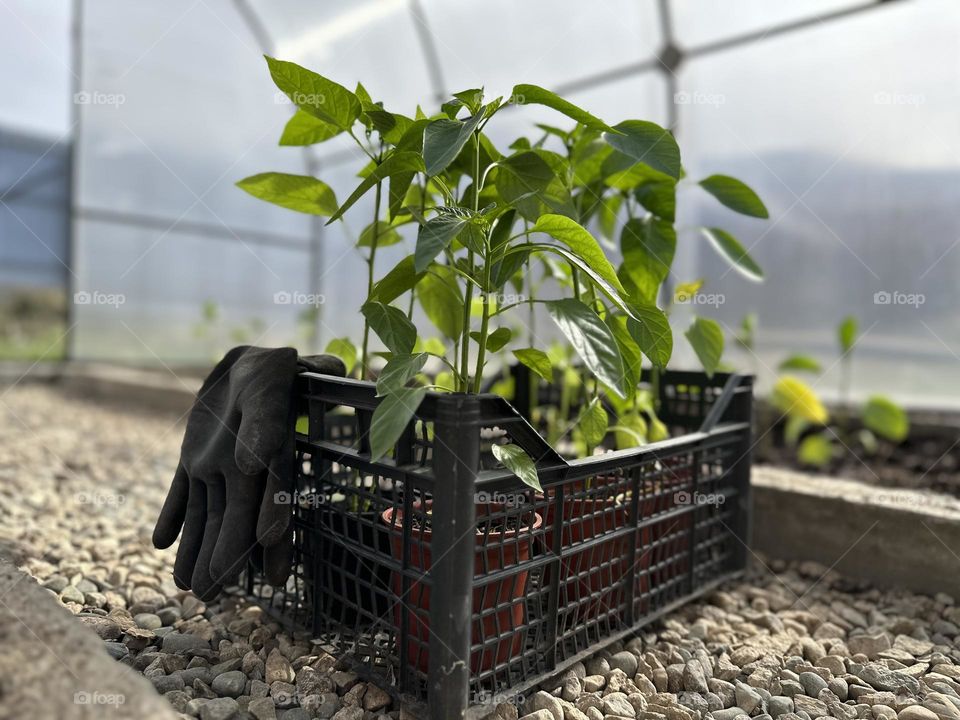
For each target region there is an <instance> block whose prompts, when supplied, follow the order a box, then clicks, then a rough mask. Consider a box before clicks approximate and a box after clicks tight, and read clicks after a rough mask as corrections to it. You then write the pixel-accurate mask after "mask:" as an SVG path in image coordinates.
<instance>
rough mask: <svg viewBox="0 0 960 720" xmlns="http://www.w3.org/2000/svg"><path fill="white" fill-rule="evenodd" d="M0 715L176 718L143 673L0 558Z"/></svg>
mask: <svg viewBox="0 0 960 720" xmlns="http://www.w3.org/2000/svg"><path fill="white" fill-rule="evenodd" d="M0 648H2V651H0V697H2V698H3V702H2V704H0V718H11V720H12V718H25V717H29V718H38V719H39V720H43V719H44V718H51V720H53V719H54V718H58V719H59V718H71V719H72V718H77V719H78V720H87V719H89V720H99V719H100V718H105V717H110V718H118V719H121V718H122V719H127V718H129V719H130V720H142V718H150V719H151V720H176V719H177V718H178V717H179V716H178V715H177V713H175V712H174V711H173V709H172V708H171V707H170V705H169V704H168V703H167V701H166V700H164V699H163V698H162V697H160V695H158V694H157V692H156V691H155V690H154V689H153V686H152V685H151V684H150V682H149V681H148V680H146V679H145V678H144V677H143V676H142V675H139V674H137V673H135V672H134V671H133V670H131V669H130V668H128V667H126V666H125V665H123V664H121V663H118V662H117V661H116V660H114V659H113V658H111V657H110V656H109V655H108V654H107V651H106V649H105V648H104V645H103V641H102V640H101V639H100V638H99V637H97V635H96V634H95V633H94V632H93V631H92V630H88V629H87V628H85V627H84V626H83V624H82V623H81V622H80V621H78V620H77V619H76V618H74V617H73V616H72V615H71V614H70V613H69V612H68V611H67V610H65V609H64V608H63V607H61V606H60V605H59V603H57V601H56V600H55V599H54V598H53V597H52V596H51V594H50V593H49V592H48V591H47V590H44V589H43V588H41V587H40V586H39V585H38V584H37V583H36V581H35V580H34V579H33V578H31V577H29V576H27V575H24V574H23V573H22V572H20V571H19V570H17V569H16V568H15V567H13V566H12V565H11V564H9V563H8V562H7V561H6V560H2V559H0Z"/></svg>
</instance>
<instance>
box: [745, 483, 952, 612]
mask: <svg viewBox="0 0 960 720" xmlns="http://www.w3.org/2000/svg"><path fill="white" fill-rule="evenodd" d="M753 509H754V513H753V518H754V519H753V542H752V545H753V548H754V549H755V550H757V551H759V552H762V553H764V554H765V555H767V556H769V557H774V558H782V559H784V560H814V561H816V562H818V563H821V564H822V565H825V566H826V567H828V568H832V569H834V570H836V571H838V572H840V573H842V574H844V575H848V576H850V577H854V578H859V579H862V580H867V581H869V582H871V583H873V584H875V585H877V586H878V587H898V586H899V587H905V588H907V589H909V590H913V591H915V592H921V593H925V594H930V595H932V594H934V593H937V592H945V593H948V594H950V595H952V596H954V597H960V501H957V500H955V499H954V498H951V497H948V496H945V495H939V494H936V493H928V492H923V491H917V490H902V489H899V488H884V487H877V486H873V485H867V484H865V483H861V482H857V481H853V480H844V479H841V478H831V477H825V476H820V475H807V474H804V473H800V472H796V471H792V470H785V469H783V468H775V467H769V466H758V467H755V468H754V470H753Z"/></svg>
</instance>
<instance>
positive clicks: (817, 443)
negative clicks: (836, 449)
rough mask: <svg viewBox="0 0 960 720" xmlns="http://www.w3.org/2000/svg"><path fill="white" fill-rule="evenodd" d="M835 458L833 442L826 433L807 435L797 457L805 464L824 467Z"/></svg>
mask: <svg viewBox="0 0 960 720" xmlns="http://www.w3.org/2000/svg"><path fill="white" fill-rule="evenodd" d="M832 458H833V444H832V443H831V442H830V439H829V438H828V437H826V436H825V435H820V434H818V435H807V436H806V437H805V438H804V439H803V440H801V441H800V447H799V448H797V459H799V460H800V462H801V463H803V464H804V465H812V466H813V467H824V466H825V465H828V464H829V463H830V460H831V459H832Z"/></svg>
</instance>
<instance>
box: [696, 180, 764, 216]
mask: <svg viewBox="0 0 960 720" xmlns="http://www.w3.org/2000/svg"><path fill="white" fill-rule="evenodd" d="M700 187H702V188H703V189H704V190H706V191H707V192H708V193H710V194H711V195H713V196H714V197H715V198H716V199H717V200H719V201H720V202H721V204H723V205H726V206H727V207H728V208H730V209H731V210H733V211H734V212H738V213H740V214H741V215H749V216H750V217H757V218H768V217H770V213H769V212H767V208H766V206H765V205H764V204H763V201H762V200H761V199H760V197H759V196H758V195H757V194H756V193H755V192H754V191H753V190H751V189H750V187H749V186H748V185H746V184H745V183H742V182H740V181H739V180H737V179H736V178H733V177H730V176H729V175H711V176H710V177H708V178H704V179H703V180H701V181H700Z"/></svg>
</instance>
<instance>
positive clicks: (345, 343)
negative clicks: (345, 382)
mask: <svg viewBox="0 0 960 720" xmlns="http://www.w3.org/2000/svg"><path fill="white" fill-rule="evenodd" d="M324 352H325V353H327V354H329V355H336V356H337V357H338V358H340V359H341V360H343V364H344V365H345V366H346V368H347V375H350V373H352V372H353V368H354V367H356V365H357V346H356V345H354V344H353V343H352V342H351V341H350V338H334V339H333V340H331V341H330V342H328V343H327V347H326V349H324Z"/></svg>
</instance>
